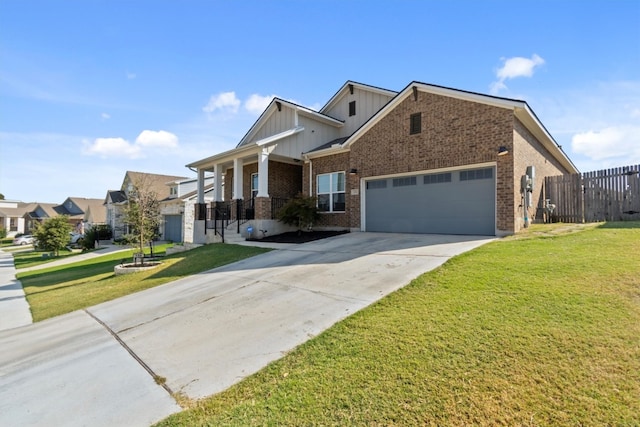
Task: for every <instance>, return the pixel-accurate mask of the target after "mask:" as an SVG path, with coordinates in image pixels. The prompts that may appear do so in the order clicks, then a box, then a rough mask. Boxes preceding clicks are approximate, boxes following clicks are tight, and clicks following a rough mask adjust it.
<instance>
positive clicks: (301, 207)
mask: <svg viewBox="0 0 640 427" xmlns="http://www.w3.org/2000/svg"><path fill="white" fill-rule="evenodd" d="M319 218H320V213H318V208H317V207H316V198H315V197H305V196H303V195H302V194H298V195H297V196H296V197H294V198H293V199H291V200H289V201H288V202H287V203H286V204H285V205H284V206H283V207H282V209H280V212H278V219H279V220H280V221H282V222H284V223H285V224H287V225H291V226H293V227H297V228H298V234H301V233H302V230H304V229H306V230H311V229H312V228H313V225H314V224H315V222H316V221H318V219H319Z"/></svg>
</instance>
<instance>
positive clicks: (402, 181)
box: [393, 176, 416, 187]
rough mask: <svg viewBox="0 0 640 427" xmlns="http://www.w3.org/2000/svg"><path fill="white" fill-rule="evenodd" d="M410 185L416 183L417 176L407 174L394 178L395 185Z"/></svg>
mask: <svg viewBox="0 0 640 427" xmlns="http://www.w3.org/2000/svg"><path fill="white" fill-rule="evenodd" d="M409 185H416V177H415V176H407V177H404V178H393V186H394V187H406V186H409Z"/></svg>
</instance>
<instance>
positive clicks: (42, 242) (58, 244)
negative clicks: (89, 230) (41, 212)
mask: <svg viewBox="0 0 640 427" xmlns="http://www.w3.org/2000/svg"><path fill="white" fill-rule="evenodd" d="M72 229H73V227H72V226H71V224H70V223H69V217H68V216H67V215H60V216H56V217H53V218H49V219H47V220H45V221H44V222H43V223H42V224H39V223H36V228H35V231H34V233H33V235H34V236H35V238H36V240H37V241H38V247H40V248H42V249H44V250H46V251H52V252H54V253H55V256H58V255H59V254H60V249H64V248H65V246H67V245H68V244H69V233H71V230H72Z"/></svg>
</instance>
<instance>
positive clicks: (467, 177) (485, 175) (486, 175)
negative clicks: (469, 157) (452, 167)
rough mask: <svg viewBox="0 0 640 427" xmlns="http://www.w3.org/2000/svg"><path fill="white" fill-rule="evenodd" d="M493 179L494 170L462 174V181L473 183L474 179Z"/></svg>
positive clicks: (469, 171) (480, 170) (479, 170)
mask: <svg viewBox="0 0 640 427" xmlns="http://www.w3.org/2000/svg"><path fill="white" fill-rule="evenodd" d="M491 178H493V168H486V169H472V170H468V171H461V172H460V181H473V180H474V179H491Z"/></svg>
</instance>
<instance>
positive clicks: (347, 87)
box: [320, 80, 398, 113]
mask: <svg viewBox="0 0 640 427" xmlns="http://www.w3.org/2000/svg"><path fill="white" fill-rule="evenodd" d="M352 88H353V89H355V88H358V89H360V90H365V91H368V92H373V93H379V94H382V95H386V96H391V97H393V96H396V95H397V94H398V92H396V91H393V90H389V89H383V88H380V87H377V86H371V85H366V84H364V83H358V82H354V81H353V80H347V82H346V83H345V84H343V85H342V87H341V88H340V89H338V91H337V92H336V93H335V95H333V96H332V97H331V99H329V101H327V103H326V104H325V105H324V106H323V107H322V108H321V109H320V113H325V112H327V111H329V110H330V109H331V108H333V107H334V106H335V105H336V104H337V103H338V102H340V100H341V99H342V98H343V97H344V96H346V95H347V94H349V93H351V90H352Z"/></svg>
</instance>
